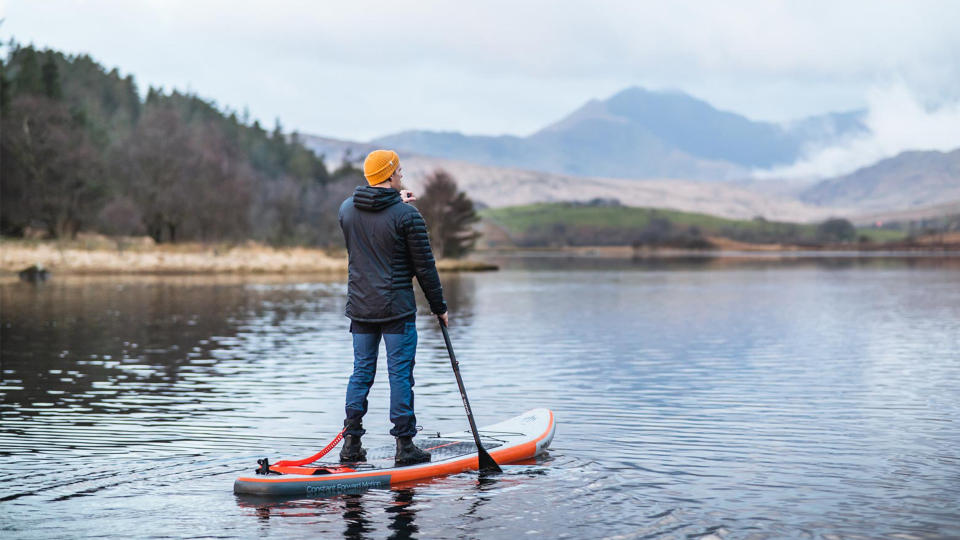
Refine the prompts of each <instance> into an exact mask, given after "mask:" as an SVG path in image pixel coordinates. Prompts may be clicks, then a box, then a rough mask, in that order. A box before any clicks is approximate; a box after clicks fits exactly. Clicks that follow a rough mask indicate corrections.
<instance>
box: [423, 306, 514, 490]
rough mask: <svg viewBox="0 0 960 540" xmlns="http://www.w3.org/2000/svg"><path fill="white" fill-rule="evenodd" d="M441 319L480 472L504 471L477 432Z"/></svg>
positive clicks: (455, 358)
mask: <svg viewBox="0 0 960 540" xmlns="http://www.w3.org/2000/svg"><path fill="white" fill-rule="evenodd" d="M437 320H438V321H440V330H442V331H443V340H444V341H445V342H446V343H447V353H449V354H450V365H451V366H453V374H454V375H456V376H457V386H459V387H460V397H462V398H463V408H464V409H466V410H467V420H469V421H470V431H472V432H473V440H474V441H475V442H476V443H477V457H479V464H480V472H483V473H499V472H503V471H502V470H501V469H500V466H499V465H497V462H496V461H494V460H493V458H492V457H490V454H488V453H487V451H486V449H484V447H483V445H482V444H480V434H479V433H477V423H476V422H474V421H473V412H471V411H470V401H469V400H467V390H466V389H465V388H464V387H463V378H461V377H460V363H459V362H457V356H456V355H455V354H453V344H451V343H450V334H449V333H448V332H447V325H446V324H444V322H443V319H441V318H440V317H437Z"/></svg>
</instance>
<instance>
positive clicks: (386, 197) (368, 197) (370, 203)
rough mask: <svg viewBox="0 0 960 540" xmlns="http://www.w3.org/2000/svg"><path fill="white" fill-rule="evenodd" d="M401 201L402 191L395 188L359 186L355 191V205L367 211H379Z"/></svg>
mask: <svg viewBox="0 0 960 540" xmlns="http://www.w3.org/2000/svg"><path fill="white" fill-rule="evenodd" d="M398 202H400V192H399V191H397V190H395V189H384V188H375V187H373V186H359V187H357V189H355V190H354V191H353V206H355V207H357V209H358V210H363V211H365V212H379V211H381V210H383V209H384V208H389V207H391V206H393V205H395V204H397V203H398Z"/></svg>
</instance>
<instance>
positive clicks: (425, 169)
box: [300, 135, 845, 222]
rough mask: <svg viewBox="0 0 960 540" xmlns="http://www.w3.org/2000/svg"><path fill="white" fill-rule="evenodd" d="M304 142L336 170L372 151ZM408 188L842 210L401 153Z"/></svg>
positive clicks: (691, 185) (761, 211) (493, 202)
mask: <svg viewBox="0 0 960 540" xmlns="http://www.w3.org/2000/svg"><path fill="white" fill-rule="evenodd" d="M300 141H301V142H302V143H303V144H304V145H306V146H307V147H308V148H311V149H312V150H313V151H314V152H316V153H317V154H320V155H323V156H325V160H324V161H326V162H327V163H330V164H331V165H335V164H337V163H339V162H340V161H341V160H342V158H343V157H344V156H346V157H347V158H348V159H349V160H351V162H353V163H355V164H359V163H361V162H362V161H363V157H364V156H365V155H366V152H369V150H371V149H372V147H371V146H370V145H368V144H366V143H353V142H348V141H340V140H336V139H330V138H326V137H317V136H313V135H301V136H300ZM400 160H401V163H402V164H403V171H404V179H403V183H404V185H405V187H407V188H409V189H412V190H413V191H414V193H421V192H422V188H423V183H424V180H425V179H426V177H427V175H429V174H431V173H432V172H434V171H435V170H437V169H444V170H446V171H447V172H449V173H450V174H451V175H452V176H453V177H454V178H455V179H456V180H457V183H458V185H459V187H460V189H462V190H463V191H465V192H466V193H467V195H469V196H470V198H471V199H472V200H473V201H474V202H476V203H478V205H479V206H481V207H489V208H500V207H505V206H518V205H525V204H533V203H541V202H589V201H591V200H593V199H617V200H618V201H619V202H620V203H621V204H623V205H624V206H634V207H654V208H669V209H673V210H681V211H686V212H700V213H704V214H711V215H715V216H720V217H727V218H734V219H752V218H754V217H756V216H764V217H766V218H767V219H771V220H784V221H797V222H814V221H819V220H823V219H826V218H828V217H830V216H833V215H844V214H845V212H844V210H842V209H837V208H832V207H819V206H814V205H811V204H807V203H803V202H800V201H798V200H796V199H795V198H792V197H788V196H784V195H779V194H772V193H759V192H757V191H755V190H751V189H747V188H743V187H740V186H736V185H732V184H728V183H720V182H697V181H690V180H676V179H664V178H658V179H647V180H630V179H623V178H588V177H581V176H574V175H569V174H557V173H549V172H543V171H535V170H529V169H519V168H512V167H494V166H490V165H481V164H477V163H471V162H467V161H461V160H453V159H446V158H436V157H431V156H424V155H420V154H412V153H401V156H400Z"/></svg>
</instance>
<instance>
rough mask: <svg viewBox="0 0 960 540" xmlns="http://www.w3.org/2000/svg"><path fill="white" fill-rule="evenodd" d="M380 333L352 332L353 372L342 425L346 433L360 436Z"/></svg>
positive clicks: (348, 387) (371, 384)
mask: <svg viewBox="0 0 960 540" xmlns="http://www.w3.org/2000/svg"><path fill="white" fill-rule="evenodd" d="M379 349H380V334H353V374H352V375H350V382H348V383H347V400H346V406H345V407H344V409H345V412H346V419H345V420H344V421H343V425H344V426H345V427H346V428H347V430H346V431H345V432H344V433H345V434H346V435H356V436H357V437H360V436H362V435H363V434H364V433H366V430H364V429H363V415H365V414H367V395H368V394H369V393H370V387H371V386H373V379H374V376H375V375H376V373H377V353H378V351H379Z"/></svg>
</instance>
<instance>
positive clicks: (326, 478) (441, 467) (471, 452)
mask: <svg viewBox="0 0 960 540" xmlns="http://www.w3.org/2000/svg"><path fill="white" fill-rule="evenodd" d="M555 429H556V424H555V421H554V416H553V412H552V411H550V410H549V409H533V410H530V411H527V412H525V413H523V414H522V415H520V416H517V417H514V418H511V419H509V420H504V421H503V422H499V423H497V424H492V425H488V426H484V427H482V428H480V429H479V430H477V431H478V432H479V434H480V443H481V444H482V445H483V447H484V449H485V450H486V451H487V452H488V453H489V454H490V456H491V457H492V458H493V459H494V461H496V462H497V463H498V464H500V465H505V464H509V463H515V462H517V461H521V460H525V459H529V458H532V457H535V456H537V455H539V454H541V453H543V452H544V451H546V449H547V447H548V446H549V445H550V442H551V441H552V440H553V435H554V432H555ZM414 442H415V443H416V445H417V446H419V447H420V448H421V449H423V450H425V451H427V452H430V461H429V462H425V463H416V464H412V465H403V466H399V467H398V466H396V464H395V463H394V455H395V453H396V447H395V446H393V445H389V446H379V447H375V448H368V449H367V459H366V461H363V462H358V463H340V462H339V460H338V459H337V458H338V454H332V455H328V456H326V457H325V459H323V460H322V461H317V462H314V463H310V464H307V465H304V466H303V469H306V470H302V472H301V471H293V473H289V474H267V475H263V474H255V475H253V474H248V475H244V476H241V477H239V478H237V480H236V481H235V482H234V486H233V491H234V493H236V494H238V495H256V496H270V497H281V496H282V497H297V496H307V497H320V496H328V495H335V494H337V493H345V492H347V491H353V490H356V489H369V488H376V487H389V486H391V485H393V484H400V483H404V482H413V481H418V480H423V479H426V478H432V477H436V476H443V475H448V474H456V473H459V472H463V471H469V470H477V468H478V466H479V464H478V455H477V445H476V443H475V442H474V440H473V436H472V434H471V432H470V431H461V432H456V433H448V434H446V435H439V434H438V436H436V437H422V436H421V437H417V438H416V439H414ZM327 468H329V469H327ZM311 469H322V470H318V471H314V470H311ZM345 469H346V470H345ZM280 472H285V471H282V469H281V471H280Z"/></svg>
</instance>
